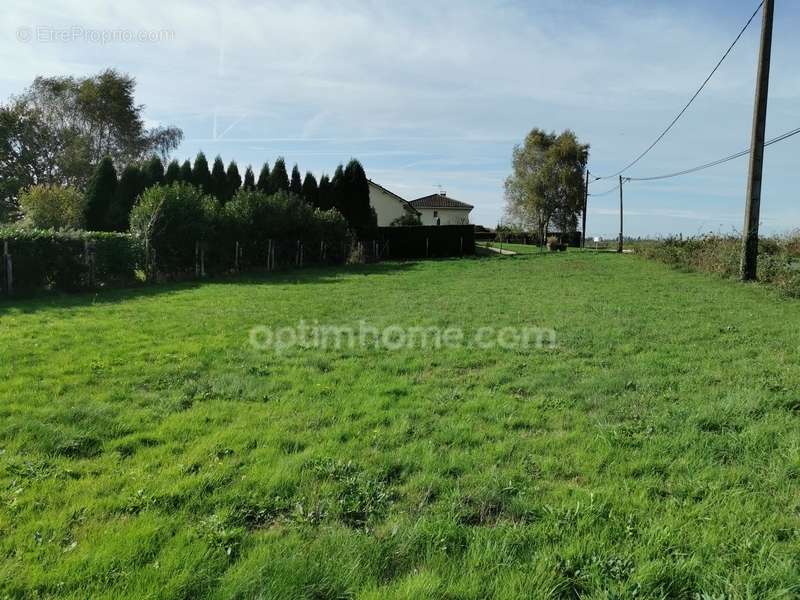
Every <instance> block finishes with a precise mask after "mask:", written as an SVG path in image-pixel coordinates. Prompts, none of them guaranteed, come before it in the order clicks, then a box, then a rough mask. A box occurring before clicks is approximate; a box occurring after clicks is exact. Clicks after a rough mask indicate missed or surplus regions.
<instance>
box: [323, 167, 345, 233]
mask: <svg viewBox="0 0 800 600" xmlns="http://www.w3.org/2000/svg"><path fill="white" fill-rule="evenodd" d="M346 187H347V186H346V184H345V181H344V167H343V166H342V165H339V166H338V167H336V170H335V171H334V172H333V178H332V179H331V185H330V189H329V191H328V199H329V201H330V205H331V208H335V209H336V210H338V211H339V212H340V213H341V215H342V216H343V217H344V218H345V219H346V220H347V222H348V223H349V222H350V219H349V218H348V212H347V209H348V208H349V206H348V205H347V203H346V202H345V201H344V200H345V195H346Z"/></svg>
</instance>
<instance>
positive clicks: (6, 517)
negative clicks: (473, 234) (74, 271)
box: [0, 252, 800, 599]
mask: <svg viewBox="0 0 800 600" xmlns="http://www.w3.org/2000/svg"><path fill="white" fill-rule="evenodd" d="M300 319H305V320H306V321H309V322H311V321H315V320H316V321H319V322H320V323H327V324H335V325H354V324H357V323H358V322H359V321H360V320H364V321H365V322H367V323H369V324H371V325H374V326H376V327H382V326H387V325H401V326H413V325H430V326H440V327H451V326H452V327H462V328H464V329H465V330H466V331H467V332H472V331H475V330H476V329H478V328H479V327H483V326H491V327H503V326H521V325H533V326H540V327H547V328H552V329H554V330H555V331H556V332H557V335H558V344H557V347H556V348H554V349H536V348H529V349H525V350H514V351H504V350H501V349H498V348H494V349H487V350H478V349H476V348H471V347H461V348H448V349H441V350H438V351H435V350H429V351H422V350H419V349H417V350H405V349H404V350H400V351H390V350H380V349H374V348H367V349H353V350H345V349H342V350H339V351H336V350H328V351H322V350H300V349H297V350H294V351H292V352H289V353H285V354H275V353H271V352H260V351H256V350H254V349H253V348H251V347H250V345H249V344H248V332H249V330H250V329H251V327H253V326H255V325H267V326H283V325H293V324H296V323H297V322H298V320H300ZM0 328H1V329H0V331H2V347H1V348H0V358H1V359H2V361H1V362H0V378H1V380H2V388H1V389H0V597H3V596H8V597H12V598H17V597H64V598H89V597H91V598H137V599H138V598H197V597H211V598H255V597H259V598H347V597H358V598H374V599H379V598H381V599H382V598H475V599H478V598H487V597H497V598H515V597H542V598H544V597H553V598H566V597H581V598H623V597H625V598H627V597H634V596H636V597H644V598H695V597H708V598H711V597H713V598H722V597H728V598H746V597H751V598H779V597H797V596H798V594H800V585H799V583H800V537H799V536H800V360H799V357H798V347H799V344H798V342H800V304H798V303H797V301H792V300H786V299H783V298H781V297H780V296H779V295H778V294H777V293H775V292H772V291H770V290H768V289H765V288H762V287H758V286H744V285H740V284H737V283H734V282H729V281H722V280H720V279H715V278H712V277H709V276H705V275H699V274H687V273H679V272H676V271H671V270H669V269H668V268H667V267H665V266H662V265H660V264H657V263H650V262H646V261H644V260H643V259H640V258H637V257H634V256H618V255H615V254H602V253H601V254H594V253H586V254H582V253H580V252H567V253H558V254H548V253H544V254H534V255H530V256H516V257H508V258H506V257H497V258H486V259H465V260H447V261H429V262H419V263H409V264H399V263H395V264H392V263H390V264H382V265H376V266H356V267H349V268H340V269H329V270H304V271H298V272H292V273H286V274H276V275H273V276H264V277H263V278H240V279H232V280H226V281H213V282H207V283H204V284H202V285H193V284H180V285H171V286H164V287H160V288H146V289H141V290H131V291H114V292H106V293H101V294H98V295H96V296H74V297H56V298H42V299H34V300H30V301H25V302H20V303H18V304H17V305H11V304H2V305H0ZM703 594H705V596H704V595H703Z"/></svg>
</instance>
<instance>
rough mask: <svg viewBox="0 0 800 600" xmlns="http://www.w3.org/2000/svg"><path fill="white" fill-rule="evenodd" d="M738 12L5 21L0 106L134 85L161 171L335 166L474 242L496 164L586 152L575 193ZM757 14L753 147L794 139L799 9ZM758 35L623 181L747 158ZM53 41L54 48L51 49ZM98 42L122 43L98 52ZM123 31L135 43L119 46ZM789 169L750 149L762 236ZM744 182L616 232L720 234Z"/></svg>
mask: <svg viewBox="0 0 800 600" xmlns="http://www.w3.org/2000/svg"><path fill="white" fill-rule="evenodd" d="M757 4H758V2H757V0H746V1H745V0H729V1H723V0H709V1H705V2H690V1H684V0H670V1H666V0H665V1H661V2H654V1H651V2H647V1H641V0H640V1H613V0H595V1H591V2H590V1H583V0H574V1H572V2H564V1H560V2H559V1H555V0H552V1H551V0H543V1H538V2H536V1H529V2H509V1H505V2H491V1H489V2H486V1H484V2H474V3H472V2H458V3H455V2H441V1H436V0H434V1H430V0H428V1H425V2H389V1H386V2H377V1H372V2H350V1H344V2H307V3H306V2H292V3H275V2H256V3H251V2H238V3H237V2H224V3H223V2H215V3H201V2H193V3H179V2H163V1H162V2H151V1H149V0H144V1H141V2H136V3H127V4H126V3H108V2H93V1H89V0H82V1H80V2H78V1H75V2H56V1H47V2H39V3H31V2H29V1H28V0H25V1H21V0H20V1H18V0H6V2H5V3H4V10H3V14H2V16H0V31H2V38H1V39H0V58H1V60H2V64H3V66H4V68H3V70H2V73H0V97H2V98H7V97H8V96H9V95H11V94H13V93H16V92H19V91H20V90H22V89H23V88H24V87H25V86H26V85H28V84H29V83H30V81H31V80H32V79H33V78H34V77H35V76H36V75H38V74H45V75H55V74H74V75H86V74H90V73H94V72H97V71H99V70H101V69H103V68H106V67H114V68H117V69H120V70H122V71H125V72H127V73H130V74H131V75H133V76H135V77H136V79H137V81H138V92H137V99H138V100H139V101H140V102H141V103H143V104H144V105H146V111H145V114H146V116H147V119H148V120H149V121H150V122H152V123H163V124H174V125H177V126H179V127H181V128H182V129H183V130H184V133H185V140H184V143H183V145H182V146H181V148H180V149H179V150H178V152H177V153H176V156H177V157H178V158H181V159H183V158H187V157H193V156H194V155H195V154H196V152H197V151H198V150H203V151H204V152H205V153H206V154H207V155H208V156H209V157H213V156H215V155H216V154H221V155H222V157H223V159H225V161H226V162H227V161H228V160H230V159H235V160H236V161H237V162H238V163H239V164H240V166H245V165H247V164H249V163H252V164H253V165H255V166H256V169H257V168H258V167H259V166H260V165H261V163H262V162H263V161H264V160H267V161H269V162H270V163H272V162H273V161H274V159H275V157H277V156H279V155H283V156H285V157H286V160H287V162H288V163H289V164H290V165H291V164H293V163H295V162H296V163H298V164H299V165H300V167H301V169H302V170H303V171H305V170H311V171H313V172H314V173H315V174H317V175H319V174H320V173H321V172H328V173H331V172H332V171H333V170H334V168H335V167H336V165H337V164H338V163H340V162H344V161H347V160H348V159H349V158H350V157H356V158H359V159H360V160H361V161H362V163H363V164H364V166H365V168H366V169H367V173H368V175H369V176H370V177H371V178H372V179H374V180H376V181H378V182H379V183H381V184H382V185H384V186H386V187H388V188H389V189H392V190H393V191H396V192H397V193H399V194H401V195H402V196H404V197H406V198H408V199H413V198H416V197H419V196H422V195H426V194H429V193H432V192H434V191H436V190H438V189H439V186H441V188H442V189H444V190H446V191H447V193H448V194H449V195H451V196H452V197H454V198H457V199H460V200H463V201H466V202H469V203H471V204H474V205H475V210H474V211H473V215H472V216H473V220H474V221H475V222H477V223H482V224H485V225H495V224H496V223H497V222H498V221H499V220H501V219H502V216H503V207H504V199H503V180H504V179H505V177H506V176H507V175H508V172H509V168H510V158H511V151H512V148H513V146H514V144H515V143H519V142H520V141H521V140H522V139H523V138H524V136H525V134H526V133H527V131H528V130H530V129H531V128H532V127H541V128H544V129H549V130H562V129H564V128H570V129H573V130H574V131H575V132H576V133H577V134H578V136H579V137H580V138H581V139H582V140H584V141H586V142H588V143H590V144H591V146H592V150H591V159H590V168H591V169H592V171H593V172H596V173H601V174H602V173H608V172H614V171H616V170H618V169H619V168H621V167H622V166H624V164H626V163H627V162H629V161H630V160H631V159H632V158H633V157H634V156H636V155H637V154H638V153H640V152H641V151H642V150H643V149H644V148H646V147H647V146H648V145H649V143H650V142H651V141H652V140H653V139H654V138H655V136H656V135H657V134H658V133H659V132H660V131H661V130H662V129H663V128H664V127H665V126H666V124H667V123H668V122H669V121H670V120H671V119H672V117H673V116H674V115H675V114H676V113H677V111H678V110H679V109H680V108H681V107H682V106H683V104H684V103H685V102H686V101H687V100H688V98H689V97H690V96H691V94H692V93H693V92H694V90H695V89H696V88H697V86H698V85H699V84H700V82H701V81H702V80H703V79H704V78H705V76H706V75H707V74H708V72H709V71H710V69H711V68H712V67H713V65H714V64H715V63H716V61H717V60H718V58H719V57H720V56H721V54H722V52H723V51H724V50H725V49H726V48H727V46H728V45H729V43H730V42H731V41H732V40H733V38H734V36H735V35H736V33H737V32H738V30H739V29H740V27H741V26H742V25H743V24H744V22H745V21H746V20H747V18H748V17H749V16H750V14H752V12H753V10H754V9H755V7H756V5H757ZM776 4H777V6H776V20H775V33H774V46H773V66H772V85H771V95H770V109H769V116H768V124H767V135H768V136H773V135H776V134H779V133H782V132H784V131H787V130H790V129H794V128H796V127H800V111H798V106H800V70H798V68H797V57H798V56H800V41H798V38H797V35H796V31H798V28H799V27H800V3H797V2H795V1H794V0H777V2H776ZM759 27H760V17H759V18H758V19H757V20H756V21H755V22H754V24H753V26H751V29H750V30H748V32H747V33H746V34H745V36H744V38H743V39H742V40H741V42H740V43H739V45H738V46H737V47H736V49H735V50H734V52H733V53H732V55H731V56H730V57H729V59H728V61H726V63H725V64H724V65H723V67H722V68H721V69H720V71H719V72H718V73H717V76H715V78H714V79H713V80H712V82H711V83H710V84H709V86H708V87H707V89H706V90H705V92H704V93H703V95H701V97H700V98H699V99H698V100H697V101H696V102H695V104H694V105H693V106H692V108H691V109H690V111H689V112H688V113H687V114H686V116H685V117H684V118H683V119H682V120H681V122H680V123H679V124H678V125H677V127H676V128H675V129H674V130H673V131H672V132H671V133H670V134H669V135H668V136H667V138H665V140H664V141H663V142H662V143H661V144H660V145H659V146H658V147H657V148H656V149H655V150H654V151H653V152H652V153H651V154H649V155H648V156H647V157H646V158H645V159H644V160H642V161H641V162H640V163H639V164H638V165H637V166H636V168H634V169H632V170H631V171H630V172H629V174H630V175H634V176H641V175H652V174H660V173H663V172H670V171H674V170H680V169H682V168H685V167H690V166H693V165H695V164H699V163H704V162H707V161H710V160H713V159H716V158H718V157H721V156H725V155H727V154H731V153H733V152H736V151H738V150H740V149H743V148H746V147H747V146H748V144H749V135H750V126H751V118H752V102H753V91H754V80H755V63H756V54H757V45H758V30H759ZM21 28H23V29H21ZM53 30H55V31H65V30H66V31H69V32H70V33H69V34H60V35H61V36H62V38H61V39H59V40H53V39H52V38H53V37H54V35H53V34H52V33H49V32H50V31H53ZM115 30H124V31H126V32H129V33H125V34H115V35H116V36H117V38H118V39H115V40H112V41H109V42H107V43H100V42H98V41H97V39H96V38H97V37H99V36H100V35H102V34H103V32H109V31H115ZM139 32H147V33H148V34H149V35H151V37H153V38H155V39H153V40H151V41H130V40H126V39H124V37H125V36H130V35H134V34H136V35H138V34H139ZM27 35H32V36H33V38H34V39H32V40H30V41H27V40H26V39H22V40H21V39H20V38H25V37H26V36H27ZM65 35H66V37H67V39H64V38H63V36H65ZM120 37H122V38H123V39H119V38H120ZM798 156H800V136H797V137H795V138H792V139H791V140H788V141H786V142H783V143H782V144H779V145H776V146H773V147H772V148H769V149H768V150H767V159H766V166H765V174H764V175H765V183H764V188H763V199H762V221H763V228H764V229H765V230H768V231H771V232H782V231H787V230H790V229H793V228H795V227H800V206H798V202H797V201H798V199H799V198H798V192H797V186H796V185H793V181H792V180H793V176H794V174H795V172H796V171H797V168H798V166H800V165H798ZM746 171H747V159H746V158H743V159H739V160H737V161H734V162H731V163H728V164H726V165H724V166H721V167H718V168H716V169H712V170H708V171H704V172H702V173H698V174H695V175H690V176H686V177H682V178H676V179H671V180H668V181H663V182H658V183H647V184H645V183H631V184H629V185H628V186H627V187H626V202H625V203H626V219H625V220H626V229H627V232H628V233H630V234H632V235H652V234H669V233H678V232H682V233H684V234H695V233H699V232H705V231H711V230H715V231H716V230H722V231H730V230H732V229H739V228H741V222H742V211H743V206H744V190H745V178H746ZM593 187H594V189H595V190H596V191H597V192H602V191H604V190H606V189H608V188H610V187H611V185H610V184H606V182H599V183H597V184H596V185H595V186H593ZM617 203H618V198H617V196H616V195H614V194H610V195H608V196H603V197H597V198H593V199H591V201H590V210H589V219H588V230H589V231H588V233H589V234H590V235H603V236H609V237H610V236H612V235H613V234H614V232H615V231H616V229H617V215H616V211H617Z"/></svg>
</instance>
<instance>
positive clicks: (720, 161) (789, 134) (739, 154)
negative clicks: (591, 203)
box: [592, 127, 800, 195]
mask: <svg viewBox="0 0 800 600" xmlns="http://www.w3.org/2000/svg"><path fill="white" fill-rule="evenodd" d="M799 133H800V127H799V128H797V129H793V130H792V131H787V132H786V133H782V134H781V135H779V136H777V137H774V138H772V139H771V140H768V141H766V142H764V147H765V148H766V147H767V146H772V145H773V144H777V143H778V142H782V141H783V140H787V139H789V138H790V137H793V136H795V135H797V134H799ZM748 154H750V148H748V149H747V150H742V151H741V152H737V153H736V154H731V155H730V156H726V157H725V158H720V159H717V160H715V161H712V162H709V163H705V164H703V165H699V166H697V167H692V168H691V169H684V170H683V171H676V172H675V173H667V174H665V175H654V176H651V177H626V178H625V179H626V180H627V181H656V180H658V179H669V178H671V177H678V176H680V175H688V174H689V173H696V172H697V171H702V170H704V169H710V168H711V167H716V166H718V165H721V164H724V163H726V162H729V161H732V160H735V159H737V158H741V157H742V156H747V155H748ZM614 189H616V188H614ZM592 195H594V194H592ZM598 195H600V194H598Z"/></svg>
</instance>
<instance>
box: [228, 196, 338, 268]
mask: <svg viewBox="0 0 800 600" xmlns="http://www.w3.org/2000/svg"><path fill="white" fill-rule="evenodd" d="M220 229H221V230H222V234H221V235H220V237H219V243H220V244H221V245H222V247H223V248H224V249H225V253H227V254H230V255H233V253H234V252H235V247H236V243H237V242H238V243H239V248H240V251H241V256H240V266H246V265H256V266H261V265H265V264H266V257H267V252H268V250H269V248H270V243H271V244H272V248H273V249H274V250H275V252H276V257H275V258H276V264H281V263H283V264H289V263H293V262H297V260H298V259H297V257H296V253H297V250H298V243H299V244H302V248H303V262H304V263H311V262H332V261H333V262H341V261H343V260H344V258H345V252H346V247H347V245H348V244H349V233H348V228H347V223H346V222H345V220H344V218H343V217H342V216H341V215H340V214H339V213H338V212H337V211H335V210H328V211H322V210H319V209H317V208H314V207H313V206H311V205H310V204H308V203H307V202H305V200H303V199H302V198H300V197H298V196H295V195H293V194H290V193H287V192H285V191H281V192H278V193H276V194H273V195H269V196H268V195H266V194H264V193H262V192H258V191H252V190H240V191H239V192H238V193H237V194H236V195H235V196H234V198H233V200H232V201H231V202H229V203H228V204H226V205H225V208H224V214H223V217H222V224H221V227H220ZM321 244H324V246H323V245H321Z"/></svg>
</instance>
